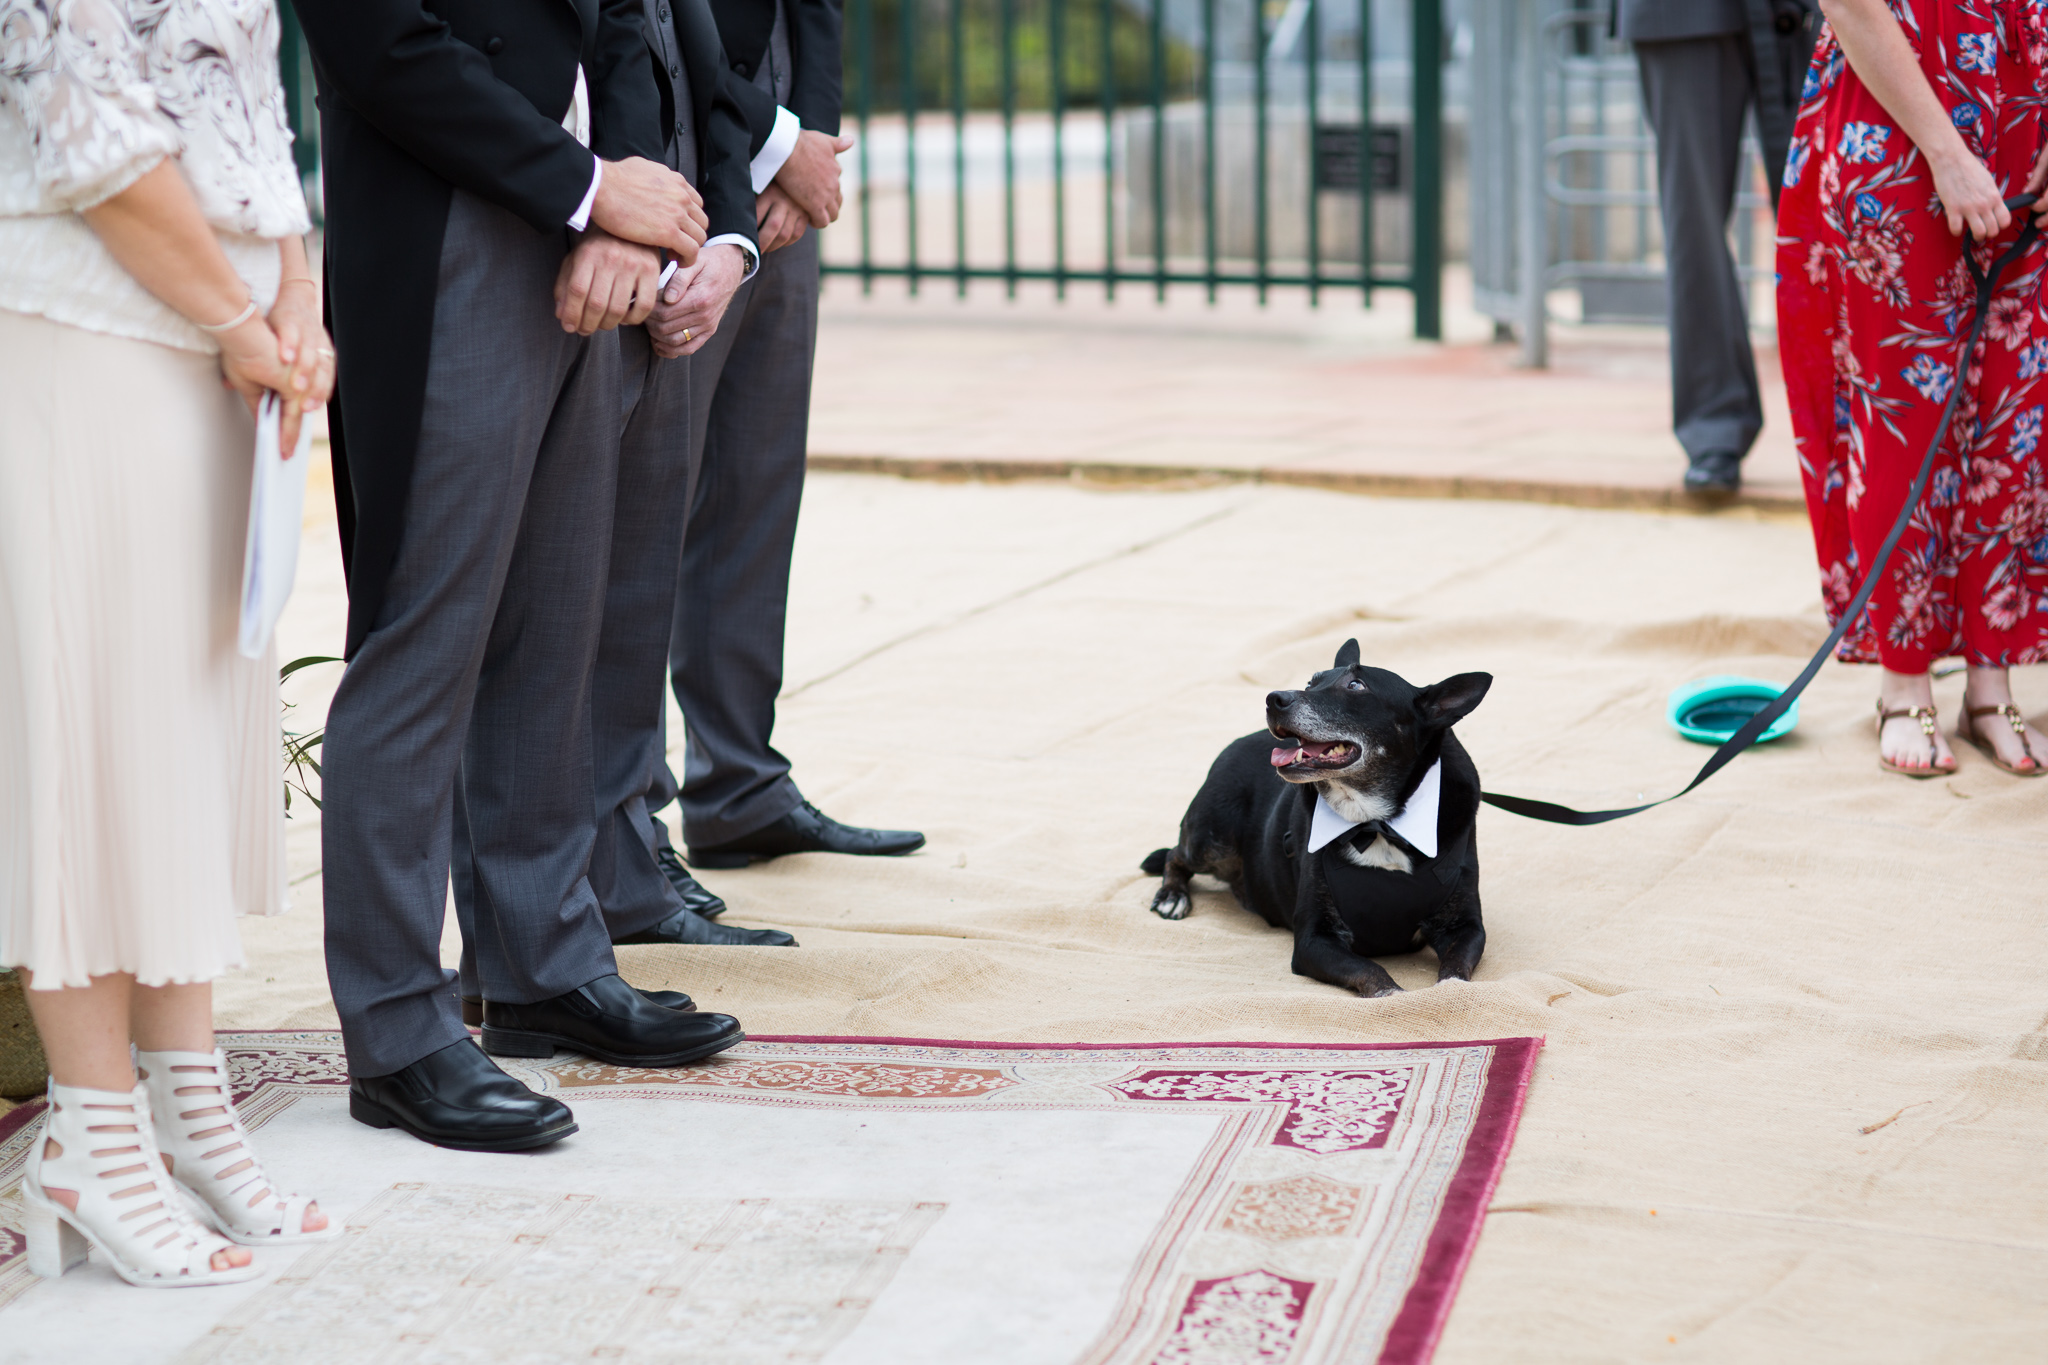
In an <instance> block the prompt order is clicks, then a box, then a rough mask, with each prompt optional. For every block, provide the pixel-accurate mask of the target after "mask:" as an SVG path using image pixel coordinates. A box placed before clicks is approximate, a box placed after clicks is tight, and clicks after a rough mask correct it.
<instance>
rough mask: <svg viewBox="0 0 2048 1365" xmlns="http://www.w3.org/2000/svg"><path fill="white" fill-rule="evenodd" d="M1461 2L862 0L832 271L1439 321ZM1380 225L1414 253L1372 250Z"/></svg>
mask: <svg viewBox="0 0 2048 1365" xmlns="http://www.w3.org/2000/svg"><path fill="white" fill-rule="evenodd" d="M1443 3H1444V0H846V5H847V10H846V29H845V32H846V48H845V52H846V109H847V115H848V118H847V128H848V130H849V131H851V132H853V133H855V134H856V136H857V138H858V142H857V144H856V148H855V150H854V152H853V153H851V154H850V155H849V156H848V157H847V158H846V162H847V187H848V203H847V208H846V210H845V211H844V212H843V214H842V216H841V218H840V221H839V222H838V223H837V224H836V225H835V226H833V227H832V228H831V229H828V230H827V231H826V233H825V234H824V259H825V263H824V269H825V271H826V272H827V273H828V274H835V275H842V276H852V277H855V278H858V279H859V280H860V281H861V282H862V286H863V288H872V287H873V284H874V282H875V281H876V280H877V279H888V278H897V279H902V280H904V281H906V282H907V285H908V288H909V289H910V291H911V292H913V293H915V292H918V291H919V289H920V287H921V286H922V285H923V284H924V283H925V282H927V281H931V282H941V283H945V282H949V283H950V284H951V285H952V286H953V288H954V289H955V290H956V291H957V292H960V293H965V292H966V291H967V289H968V286H969V283H970V282H971V281H975V280H996V281H1001V282H1002V283H1003V284H1004V285H1005V286H1006V287H1007V288H1008V290H1009V291H1010V292H1011V293H1012V294H1014V293H1015V292H1016V288H1017V286H1018V284H1019V283H1021V282H1024V281H1044V282H1049V283H1050V284H1051V285H1052V286H1053V288H1054V290H1055V291H1057V292H1058V293H1060V294H1061V295H1062V296H1064V294H1065V291H1066V289H1067V287H1068V286H1069V285H1075V284H1087V285H1093V284H1100V285H1101V286H1102V287H1103V289H1104V290H1105V292H1106V293H1107V294H1108V295H1109V296H1111V297H1114V296H1115V294H1116V292H1117V288H1118V286H1119V285H1137V286H1149V288H1150V289H1151V291H1152V292H1153V293H1154V294H1155V296H1156V297H1158V298H1160V299H1164V298H1165V297H1166V295H1167V292H1168V289H1169V286H1174V285H1193V286H1200V287H1201V288H1202V289H1204V290H1206V292H1207V294H1208V297H1209V298H1211V299H1214V298H1215V297H1216V295H1217V293H1218V291H1219V290H1220V289H1222V288H1224V287H1226V286H1244V287H1249V288H1251V289H1254V290H1256V291H1257V293H1258V296H1259V298H1260V300H1261V301H1262V302H1263V301H1264V299H1265V298H1266V296H1267V293H1268V291H1270V290H1272V289H1276V288H1305V289H1306V290H1307V291H1308V294H1309V296H1310V298H1311V299H1312V300H1314V301H1317V302H1320V301H1321V297H1322V295H1323V293H1324V292H1326V291H1329V290H1342V291H1347V292H1351V291H1355V293H1356V294H1357V296H1358V297H1359V298H1360V299H1361V301H1363V302H1367V303H1369V302H1370V300H1371V297H1372V293H1373V291H1374V290H1375V289H1387V288H1393V289H1405V290H1409V291H1411V292H1412V293H1413V295H1414V299H1415V334H1416V335H1417V336H1419V337H1425V338H1437V337H1440V336H1441V335H1442V311H1443V310H1442V283H1441V281H1442V267H1443V237H1444V230H1443V178H1442V163H1443V103H1444V100H1443V78H1442V73H1443V64H1444V56H1445V53H1444V24H1443ZM1376 10H1377V11H1378V13H1377V15H1376V13H1375V11H1376ZM280 13H281V17H282V22H283V31H282V52H281V65H282V75H283V81H284V91H285V97H286V102H287V107H288V109H289V112H290V114H291V117H292V126H293V127H294V129H295V130H297V134H298V137H297V143H296V152H297V156H298V161H299V167H300V170H301V172H302V174H303V175H304V176H305V179H306V187H307V197H308V200H309V202H310V203H311V205H312V208H313V213H314V217H315V220H316V221H318V219H319V216H320V208H321V204H320V187H319V146H318V133H317V129H318V119H317V117H316V115H315V111H314V107H313V90H312V73H311V63H310V61H309V60H308V58H307V56H306V52H305V45H304V42H303V40H302V38H301V36H300V33H299V28H298V24H297V21H296V18H295V16H294V14H293V12H292V10H291V7H290V6H289V5H288V4H287V5H282V6H280ZM1390 21H1405V27H1406V28H1407V30H1408V38H1409V41H1408V43H1407V49H1408V50H1407V51H1406V53H1405V54H1397V55H1396V57H1395V59H1394V61H1393V63H1392V66H1391V76H1392V78H1393V80H1394V82H1397V83H1398V84H1405V85H1406V87H1407V89H1406V94H1407V99H1406V101H1405V108H1396V109H1394V110H1393V111H1392V116H1391V117H1389V116H1388V114H1389V110H1388V109H1387V107H1386V106H1385V104H1384V102H1383V101H1382V102H1381V103H1380V104H1376V102H1375V95H1376V93H1379V92H1377V91H1376V82H1375V75H1374V67H1375V65H1376V64H1377V65H1379V66H1381V67H1383V68H1386V67H1388V66H1389V62H1388V59H1387V53H1386V52H1385V51H1384V50H1382V51H1380V53H1379V57H1380V60H1379V62H1378V63H1375V61H1374V55H1375V50H1376V49H1375V44H1374V38H1375V36H1376V33H1380V32H1381V31H1382V30H1392V37H1391V41H1393V42H1395V43H1398V42H1399V33H1398V27H1397V26H1396V24H1395V23H1394V22H1390ZM1384 46H1385V44H1382V45H1381V47H1382V49H1383V48H1384ZM1404 56H1405V60H1401V57H1404ZM1388 75H1389V73H1388V72H1386V71H1383V72H1382V75H1381V82H1382V83H1386V82H1387V81H1388ZM1394 98H1396V99H1398V91H1397V92H1396V94H1395V96H1394ZM1375 201H1385V202H1386V203H1389V204H1393V205H1396V206H1398V210H1405V212H1404V213H1403V214H1402V217H1404V218H1405V222H1403V223H1399V224H1389V223H1388V222H1387V221H1386V220H1387V218H1388V217H1389V215H1388V213H1387V210H1386V209H1385V208H1378V209H1377V211H1376V202H1375ZM1390 227H1391V228H1396V229H1398V228H1402V227H1405V232H1401V231H1398V230H1396V231H1392V232H1389V231H1383V230H1382V229H1386V228H1390ZM1403 238H1405V241H1402V240H1401V239H1403ZM1388 240H1393V241H1394V242H1395V251H1396V252H1397V253H1398V254H1400V255H1404V256H1405V258H1406V259H1405V260H1404V261H1397V262H1395V263H1394V264H1393V265H1392V266H1389V264H1387V263H1386V262H1384V261H1382V260H1381V259H1380V258H1381V256H1382V255H1383V254H1386V245H1387V241H1388Z"/></svg>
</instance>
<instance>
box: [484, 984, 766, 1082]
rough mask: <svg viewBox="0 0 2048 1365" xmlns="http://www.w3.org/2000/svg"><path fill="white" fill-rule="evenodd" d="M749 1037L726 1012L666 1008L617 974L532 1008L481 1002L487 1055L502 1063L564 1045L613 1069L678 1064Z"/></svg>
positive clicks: (550, 1051) (547, 1054) (546, 1054)
mask: <svg viewBox="0 0 2048 1365" xmlns="http://www.w3.org/2000/svg"><path fill="white" fill-rule="evenodd" d="M746 1036H747V1035H746V1034H744V1033H742V1032H740V1021H739V1020H737V1019H735V1018H733V1017H732V1016H731V1015H729V1014H708V1013H702V1012H697V1011H691V1012H688V1013H685V1012H683V1011H681V1010H672V1009H667V1008H664V1007H663V1006H661V1005H657V1004H655V1003H654V1002H653V1001H651V1000H649V999H648V998H647V997H646V996H644V995H642V994H640V992H638V991H636V990H634V989H633V988H632V987H631V986H628V985H627V984H626V983H625V982H624V981H622V980H621V979H620V978H618V977H616V976H600V977H599V978H598V979H597V980H595V981H589V982H585V983H584V984H583V985H581V986H578V987H577V988H576V989H575V990H573V991H570V992H569V993H568V994H567V995H558V996H556V997H555V998H554V999H552V1000H541V1001H537V1002H535V1003H534V1004H531V1005H501V1004H499V1003H498V1002H497V1001H495V1000H486V1001H484V1051H486V1052H491V1053H495V1054H497V1055H498V1056H500V1057H551V1056H553V1055H554V1052H555V1049H556V1048H558V1047H565V1048H568V1049H569V1050H570V1051H571V1052H580V1053H582V1054H583V1055H584V1056H586V1057H595V1058H597V1059H598V1060H599V1061H601V1062H610V1063H612V1064H613V1065H614V1066H681V1065H682V1064H683V1063H685V1062H694V1061H698V1060H700V1059H701V1058H705V1057H709V1056H710V1055H711V1054H712V1053H714V1052H723V1051H725V1050H726V1049H727V1048H729V1047H731V1046H732V1045H733V1044H734V1043H737V1042H741V1041H743V1040H744V1039H745V1038H746Z"/></svg>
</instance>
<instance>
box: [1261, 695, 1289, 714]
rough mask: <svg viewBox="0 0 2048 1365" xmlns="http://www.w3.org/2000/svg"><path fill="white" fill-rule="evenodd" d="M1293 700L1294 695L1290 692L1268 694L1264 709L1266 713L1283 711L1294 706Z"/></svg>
mask: <svg viewBox="0 0 2048 1365" xmlns="http://www.w3.org/2000/svg"><path fill="white" fill-rule="evenodd" d="M1294 698H1295V694H1294V693H1292V692H1268V693H1267V694H1266V709H1267V710H1268V711H1285V710H1286V709H1287V708H1288V707H1290V706H1292V705H1294Z"/></svg>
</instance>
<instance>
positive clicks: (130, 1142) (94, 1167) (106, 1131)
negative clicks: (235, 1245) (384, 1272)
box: [22, 1081, 262, 1289]
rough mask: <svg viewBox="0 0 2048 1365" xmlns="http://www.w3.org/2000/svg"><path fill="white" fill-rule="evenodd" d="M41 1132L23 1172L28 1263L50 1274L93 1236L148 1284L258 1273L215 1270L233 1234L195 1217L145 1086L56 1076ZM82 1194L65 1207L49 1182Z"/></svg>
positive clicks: (79, 1254) (124, 1271)
mask: <svg viewBox="0 0 2048 1365" xmlns="http://www.w3.org/2000/svg"><path fill="white" fill-rule="evenodd" d="M49 1095H50V1107H49V1110H48V1111H47V1112H46V1113H45V1114H44V1116H43V1131H42V1132H41V1134H39V1135H38V1140H37V1141H36V1143H35V1145H34V1146H33V1147H31V1148H30V1150H29V1159H28V1170H27V1171H26V1173H25V1174H24V1175H23V1177H22V1195H23V1199H22V1202H23V1204H24V1205H25V1206H26V1207H25V1212H26V1214H27V1222H28V1268H29V1270H30V1271H32V1272H33V1273H35V1274H37V1275H40V1276H42V1277H43V1278H45V1279H51V1280H54V1279H56V1278H57V1277H58V1276H60V1275H62V1274H63V1273H64V1272H65V1271H67V1270H69V1269H71V1268H72V1267H73V1266H75V1265H77V1264H78V1263H79V1262H80V1261H83V1260H84V1259H85V1257H86V1253H87V1250H88V1244H90V1245H91V1246H97V1247H98V1248H99V1249H100V1251H101V1252H103V1253H104V1254H105V1255H106V1258H107V1261H108V1263H109V1264H110V1265H111V1266H112V1268H113V1271H114V1273H115V1274H116V1275H119V1276H120V1277H121V1278H122V1279H124V1280H126V1281H127V1282H128V1283H130V1284H132V1285H140V1286H142V1287H143V1288H155V1289H168V1288H181V1287H186V1286H198V1285H209V1284H239V1283H241V1282H243V1281H245V1280H253V1279H255V1278H256V1277H257V1276H258V1275H259V1274H261V1273H262V1271H261V1269H260V1268H259V1267H258V1266H257V1265H256V1263H255V1261H253V1260H251V1261H250V1263H249V1264H248V1265H245V1266H235V1267H233V1268H231V1269H228V1270H215V1269H214V1268H213V1264H212V1262H213V1258H214V1257H215V1256H216V1255H218V1254H219V1253H221V1252H223V1251H226V1250H227V1249H228V1247H229V1243H227V1242H226V1241H223V1240H222V1239H221V1237H220V1235H219V1234H218V1233H216V1232H214V1231H213V1230H212V1229H211V1228H208V1227H206V1226H205V1225H204V1224H202V1223H201V1222H200V1221H199V1220H198V1219H196V1218H194V1217H193V1216H192V1213H191V1211H190V1210H189V1209H188V1208H187V1207H186V1204H185V1200H184V1199H183V1197H182V1196H180V1195H179V1194H178V1192H177V1189H176V1187H175V1186H173V1185H172V1183H171V1178H170V1174H169V1173H168V1172H167V1171H165V1170H164V1165H163V1161H162V1159H161V1158H160V1157H159V1156H158V1154H157V1149H156V1139H155V1136H154V1134H153V1133H152V1131H151V1128H150V1122H149V1097H148V1096H147V1095H146V1094H144V1093H143V1089H142V1087H141V1086H139V1085H138V1086H136V1087H135V1089H134V1090H132V1091H129V1092H127V1093H125V1094H124V1093H123V1092H121V1091H119V1090H85V1089H82V1088H80V1087H78V1086H70V1085H58V1084H57V1083H56V1082H55V1081H52V1082H50V1091H49ZM52 1189H56V1190H62V1191H66V1192H68V1193H74V1194H76V1195H77V1199H78V1202H77V1205H76V1207H74V1208H68V1209H67V1208H65V1207H64V1205H63V1204H62V1203H61V1202H59V1201H58V1200H57V1199H56V1198H55V1197H54V1196H53V1195H52V1194H50V1191H51V1190H52Z"/></svg>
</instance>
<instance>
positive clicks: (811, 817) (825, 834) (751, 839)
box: [690, 801, 924, 867]
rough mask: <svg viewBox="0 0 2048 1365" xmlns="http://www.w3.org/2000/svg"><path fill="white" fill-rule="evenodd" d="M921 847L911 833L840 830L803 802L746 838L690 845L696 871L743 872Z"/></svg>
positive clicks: (891, 854)
mask: <svg viewBox="0 0 2048 1365" xmlns="http://www.w3.org/2000/svg"><path fill="white" fill-rule="evenodd" d="M923 847H924V836H923V835H922V834H919V833H918V832H917V831H916V830H912V829H861V828H860V827H858V826H856V825H842V824H840V823H839V822H838V821H837V820H834V819H833V818H832V817H831V816H829V815H827V814H825V812H823V811H821V810H819V809H818V808H817V807H816V806H814V805H812V804H811V803H810V802H808V801H806V802H804V803H803V804H802V805H801V806H798V807H797V808H796V809H795V810H793V811H791V812H790V813H789V814H787V815H785V816H783V817H782V818H781V819H780V820H777V821H776V822H775V823H774V824H772V825H769V826H767V827H765V828H763V829H757V830H755V831H754V832H753V833H752V834H747V835H742V836H741V837H740V838H737V839H732V840H728V841H727V842H725V843H722V844H711V845H708V846H705V847H702V848H700V847H698V846H697V845H696V844H692V845H690V862H691V863H692V864H693V865H695V866H697V867H745V866H746V865H747V864H748V863H758V862H761V861H763V860H764V859H768V858H780V857H781V856H782V855H783V854H785V853H852V854H857V855H860V856H863V857H870V858H874V857H886V858H893V857H895V856H897V855H898V854H903V853H909V852H912V851H913V850H916V849H920V848H923Z"/></svg>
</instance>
